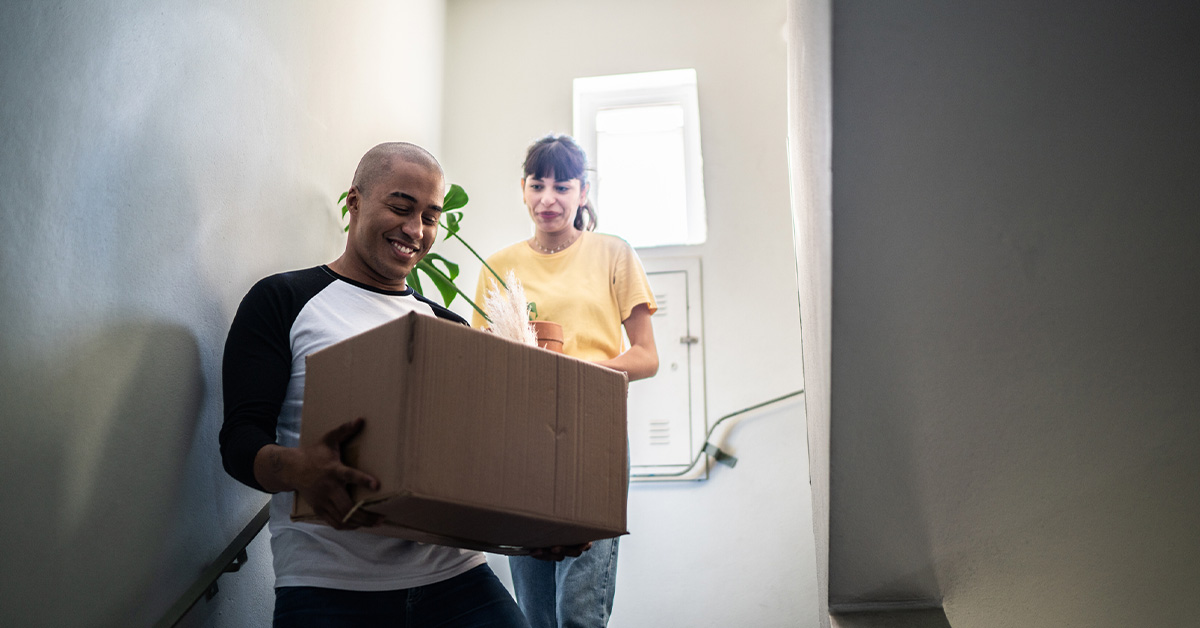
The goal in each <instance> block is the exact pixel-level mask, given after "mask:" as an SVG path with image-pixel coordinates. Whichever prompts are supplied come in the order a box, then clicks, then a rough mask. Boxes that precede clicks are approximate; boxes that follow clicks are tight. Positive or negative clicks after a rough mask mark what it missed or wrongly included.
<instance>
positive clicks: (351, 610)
mask: <svg viewBox="0 0 1200 628" xmlns="http://www.w3.org/2000/svg"><path fill="white" fill-rule="evenodd" d="M360 626H361V627H364V628H374V627H377V626H378V627H380V628H382V627H383V626H390V627H392V628H435V627H438V628H450V627H454V628H484V627H487V628H526V627H527V626H528V624H527V623H525V618H524V617H522V616H521V611H520V609H518V608H517V604H516V603H515V602H513V599H512V596H511V595H509V594H508V591H506V590H505V589H504V585H503V584H501V583H500V580H499V579H497V578H496V574H494V573H492V569H491V568H490V567H488V566H487V565H480V566H478V567H475V568H474V569H471V570H470V571H468V572H466V573H463V574H460V575H458V576H455V577H453V578H450V579H449V580H443V581H441V582H435V583H433V584H430V585H426V586H423V587H413V588H411V589H399V590H396V591H343V590H340V589H322V588H319V587H279V588H278V589H276V590H275V628H359V627H360Z"/></svg>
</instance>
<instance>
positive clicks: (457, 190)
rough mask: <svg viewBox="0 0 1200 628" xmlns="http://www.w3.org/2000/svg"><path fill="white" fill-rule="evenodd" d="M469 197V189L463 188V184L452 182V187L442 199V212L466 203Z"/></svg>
mask: <svg viewBox="0 0 1200 628" xmlns="http://www.w3.org/2000/svg"><path fill="white" fill-rule="evenodd" d="M467 198H468V197H467V191H466V190H464V189H462V186H461V185H459V184H457V183H451V184H450V189H449V190H448V191H447V192H446V198H444V199H442V212H443V213H444V212H448V211H452V210H455V209H458V208H460V207H462V206H464V205H466V204H467Z"/></svg>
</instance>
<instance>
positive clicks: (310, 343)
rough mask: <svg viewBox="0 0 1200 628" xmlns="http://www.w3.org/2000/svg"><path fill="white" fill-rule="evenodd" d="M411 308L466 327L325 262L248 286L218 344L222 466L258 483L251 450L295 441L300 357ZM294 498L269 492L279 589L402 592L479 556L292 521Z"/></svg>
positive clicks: (477, 561) (412, 296) (413, 296)
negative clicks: (340, 272)
mask: <svg viewBox="0 0 1200 628" xmlns="http://www.w3.org/2000/svg"><path fill="white" fill-rule="evenodd" d="M414 311H415V312H419V313H421V314H425V315H428V316H438V317H440V318H446V319H450V320H453V321H455V322H460V323H464V324H465V321H463V319H462V318H461V317H459V316H458V315H457V314H454V313H453V312H451V311H449V310H447V309H445V308H443V307H441V306H439V305H436V304H434V303H432V302H430V301H428V300H427V299H425V297H423V296H421V295H419V294H417V293H416V292H414V291H413V290H412V288H408V289H407V290H404V291H402V292H394V291H387V290H380V289H377V288H372V287H370V286H367V285H364V284H361V283H358V282H356V281H353V280H351V279H348V278H346V277H342V276H341V275H338V274H337V273H335V272H333V271H332V270H331V269H330V268H329V267H328V266H318V267H316V268H309V269H307V270H297V271H292V272H287V273H282V274H278V275H272V276H270V277H267V278H266V279H263V280H261V281H259V282H258V283H257V284H255V285H254V287H253V288H251V289H250V291H249V292H248V293H247V294H246V296H245V298H243V299H242V303H241V305H240V306H239V307H238V311H237V314H236V315H235V316H234V319H233V324H232V326H231V327H230V330H229V338H228V340H227V341H226V343H225V358H224V364H223V382H224V398H225V423H224V425H223V426H222V428H221V437H220V440H221V457H222V459H223V461H224V464H225V469H226V471H228V472H229V474H230V475H232V476H233V477H234V478H236V479H238V480H240V481H241V482H243V483H244V484H246V485H248V486H251V487H253V488H257V489H259V490H263V489H262V486H261V485H260V484H259V483H258V481H257V480H256V479H255V477H254V457H255V455H257V454H258V450H259V449H261V448H262V447H263V446H264V445H267V444H271V443H276V444H279V445H283V446H285V447H296V446H298V445H299V444H300V416H301V412H300V411H301V405H302V404H303V401H304V369H305V363H304V358H305V356H307V355H308V354H310V353H313V352H315V351H318V350H320V349H323V348H325V347H327V346H329V345H331V344H334V343H336V342H339V341H341V340H344V339H346V338H349V337H350V336H354V335H356V334H359V333H361V332H363V331H366V330H368V329H372V328H374V327H378V326H379V325H382V324H383V323H386V322H388V321H391V320H394V319H396V318H399V317H400V316H403V315H405V314H408V313H409V312H414ZM350 418H353V417H350ZM347 420H349V419H347ZM292 501H293V493H291V492H284V493H277V494H275V495H274V496H273V497H272V498H271V520H270V524H269V526H268V527H269V529H270V531H271V552H272V553H273V555H274V567H275V586H277V587H286V586H314V587H326V588H332V589H346V590H356V591H388V590H395V589H407V588H410V587H416V586H423V585H426V584H431V583H434V582H439V581H442V580H445V579H447V578H452V577H454V576H457V575H459V574H461V573H464V572H466V571H467V570H469V569H472V568H474V567H476V566H478V565H482V564H484V563H485V562H486V559H485V558H484V556H483V554H481V553H479V552H474V551H469V550H461V549H455V548H450V547H443V546H440V545H428V544H424V543H416V542H413V541H404V540H400V539H394V538H390V537H385V536H379V535H375V534H368V533H366V532H360V531H357V530H335V529H333V528H331V527H329V526H325V525H320V524H313V523H302V522H296V521H292V520H291V516H290V515H291V512H292Z"/></svg>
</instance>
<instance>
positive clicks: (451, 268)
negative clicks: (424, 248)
mask: <svg viewBox="0 0 1200 628" xmlns="http://www.w3.org/2000/svg"><path fill="white" fill-rule="evenodd" d="M421 261H423V262H425V261H427V262H429V265H430V266H434V264H433V263H434V262H441V263H442V265H443V266H445V267H446V270H445V274H446V275H447V276H449V278H450V280H451V281H453V280H455V279H458V264H455V263H454V262H452V261H450V260H448V259H446V258H444V257H442V256H441V255H438V254H437V253H430V254H428V255H426V256H425V258H424V259H422V260H421ZM434 267H435V268H436V266H434Z"/></svg>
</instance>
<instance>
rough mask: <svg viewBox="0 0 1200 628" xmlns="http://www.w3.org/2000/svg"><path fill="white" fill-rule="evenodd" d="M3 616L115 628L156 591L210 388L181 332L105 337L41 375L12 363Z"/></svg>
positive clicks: (2, 386)
mask: <svg viewBox="0 0 1200 628" xmlns="http://www.w3.org/2000/svg"><path fill="white" fill-rule="evenodd" d="M0 390H2V393H3V394H2V398H3V399H4V400H5V401H4V405H5V415H6V416H5V421H4V422H5V428H4V429H5V432H7V434H6V435H5V438H4V439H3V440H4V444H3V445H0V452H2V453H3V459H4V463H3V465H4V475H5V480H4V482H3V484H2V486H3V491H4V495H3V500H2V501H3V503H4V504H5V506H6V509H7V508H8V507H13V510H11V511H9V512H8V513H7V514H6V516H5V517H4V522H3V524H0V526H2V527H0V529H2V534H0V538H3V539H4V541H3V543H4V545H5V546H7V548H8V549H6V550H5V552H4V554H5V559H4V560H5V563H6V569H5V572H6V573H5V575H4V576H3V578H4V580H3V581H2V583H0V608H4V609H5V610H4V615H5V623H10V622H11V625H14V626H68V625H70V626H80V625H92V626H119V625H124V624H125V623H126V622H127V619H128V617H129V616H130V614H131V613H132V612H133V611H134V609H136V608H137V605H138V604H139V602H140V599H141V596H142V595H143V593H144V592H145V591H147V590H148V589H149V588H150V587H151V586H153V583H152V582H151V576H152V573H153V571H154V569H155V567H156V564H157V561H156V560H155V557H156V556H157V555H158V554H159V552H160V551H161V549H162V547H163V545H164V543H165V541H166V540H167V539H166V536H167V534H168V533H169V531H170V515H171V511H172V506H173V505H174V500H175V499H176V494H177V492H178V491H177V489H178V487H179V484H180V476H181V472H182V471H183V468H184V462H185V457H186V453H187V451H188V449H189V447H190V446H191V443H190V440H191V436H190V435H191V434H193V433H195V431H196V430H195V427H196V422H197V420H198V417H199V412H200V405H201V400H202V399H203V396H204V382H203V379H202V376H201V367H200V354H199V346H198V344H197V341H196V338H195V337H194V336H193V335H192V333H191V332H190V331H189V330H188V329H187V328H185V327H182V326H179V325H173V324H164V323H158V322H129V323H124V324H121V325H115V326H111V327H108V328H106V329H104V330H102V331H100V332H98V333H96V334H94V335H93V336H92V337H91V338H89V339H87V340H84V341H81V342H79V343H78V344H77V345H76V346H74V347H71V348H69V350H67V351H64V352H62V353H61V354H60V357H59V358H57V359H55V360H51V361H48V362H46V363H45V364H42V365H38V366H32V367H31V366H29V365H26V364H20V363H16V362H15V361H13V359H12V357H11V356H6V357H5V358H4V362H3V364H2V365H0Z"/></svg>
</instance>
